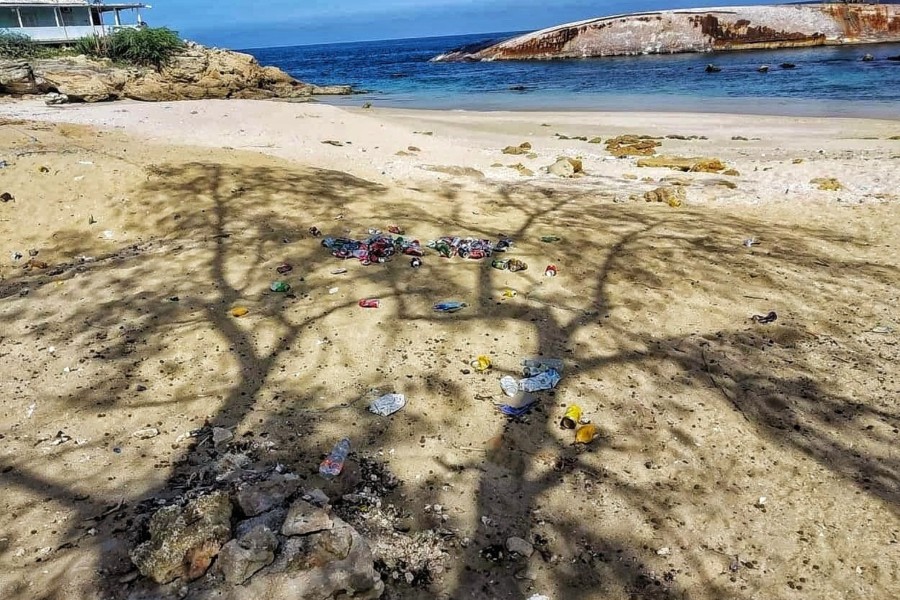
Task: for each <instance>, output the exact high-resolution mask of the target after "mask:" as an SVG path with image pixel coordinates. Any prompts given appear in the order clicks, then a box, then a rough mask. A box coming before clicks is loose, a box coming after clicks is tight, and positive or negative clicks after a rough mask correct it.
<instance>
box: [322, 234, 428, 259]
mask: <svg viewBox="0 0 900 600" xmlns="http://www.w3.org/2000/svg"><path fill="white" fill-rule="evenodd" d="M371 231H375V232H376V233H374V234H372V235H370V237H368V238H366V239H365V240H355V239H352V238H343V237H339V238H334V237H325V238H323V239H322V246H324V247H325V248H328V249H329V250H331V255H332V256H334V257H336V258H341V259H348V258H356V259H358V260H359V262H361V263H362V264H363V265H370V264H373V263H384V262H387V261H388V260H390V258H391V257H392V256H394V255H395V254H397V253H401V254H406V255H409V256H422V255H423V254H424V253H425V250H424V249H423V248H422V246H421V245H420V244H419V240H407V239H405V238H403V237H399V236H398V237H397V238H393V237H391V236H389V235H384V234H382V233H377V230H371Z"/></svg>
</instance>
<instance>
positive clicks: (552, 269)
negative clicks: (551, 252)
mask: <svg viewBox="0 0 900 600" xmlns="http://www.w3.org/2000/svg"><path fill="white" fill-rule="evenodd" d="M557 272H558V271H557V268H556V265H547V268H546V269H544V277H556V274H557Z"/></svg>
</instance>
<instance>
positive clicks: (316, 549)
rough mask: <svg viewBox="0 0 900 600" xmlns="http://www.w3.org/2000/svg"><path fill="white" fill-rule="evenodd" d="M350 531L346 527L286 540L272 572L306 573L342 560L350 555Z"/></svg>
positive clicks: (351, 540)
mask: <svg viewBox="0 0 900 600" xmlns="http://www.w3.org/2000/svg"><path fill="white" fill-rule="evenodd" d="M352 531H353V530H352V528H350V527H349V526H346V527H338V528H334V529H330V530H328V531H322V532H319V533H314V534H312V535H306V536H295V537H291V538H288V539H287V540H286V541H285V542H284V546H283V548H282V551H281V552H280V553H279V555H278V560H277V561H276V562H275V564H274V565H272V571H274V572H288V571H306V570H308V569H314V568H318V567H321V566H324V565H327V564H328V563H330V562H332V561H334V560H343V559H345V558H347V556H348V555H349V554H350V549H351V545H352V543H353V538H352Z"/></svg>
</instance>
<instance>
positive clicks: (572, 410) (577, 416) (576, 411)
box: [559, 404, 581, 429]
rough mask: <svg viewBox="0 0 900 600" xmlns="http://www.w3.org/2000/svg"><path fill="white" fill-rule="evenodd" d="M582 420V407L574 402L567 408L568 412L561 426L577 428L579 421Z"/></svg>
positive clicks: (560, 423)
mask: <svg viewBox="0 0 900 600" xmlns="http://www.w3.org/2000/svg"><path fill="white" fill-rule="evenodd" d="M580 420H581V407H580V406H578V405H577V404H573V405H572V406H570V407H569V408H567V409H566V414H565V415H563V418H562V420H561V421H560V422H559V426H560V427H562V428H563V429H575V428H576V427H578V422H579V421H580Z"/></svg>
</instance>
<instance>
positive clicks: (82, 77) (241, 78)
mask: <svg viewBox="0 0 900 600" xmlns="http://www.w3.org/2000/svg"><path fill="white" fill-rule="evenodd" d="M350 93H352V89H351V88H350V87H349V86H329V87H318V86H315V85H310V84H307V83H303V82H300V81H297V80H296V79H294V78H293V77H291V76H290V75H288V74H287V73H285V72H284V71H282V70H281V69H277V68H275V67H264V66H261V65H260V64H259V63H258V62H257V61H256V59H255V58H253V57H252V56H250V55H249V54H242V53H240V52H233V51H231V50H221V49H216V48H206V47H204V46H200V45H199V44H194V43H188V44H187V45H186V47H185V48H184V50H182V51H180V52H179V53H178V54H176V55H174V56H173V57H172V58H171V60H170V61H169V62H168V63H167V64H166V65H165V66H163V67H162V68H161V69H159V70H156V69H154V68H151V67H136V66H123V65H121V64H118V63H114V62H112V61H110V60H108V59H92V58H88V57H85V56H75V57H63V58H50V59H12V60H5V61H0V96H2V95H15V96H22V95H33V94H53V96H52V97H51V98H49V99H48V103H63V102H67V101H71V102H100V101H104V100H118V99H122V98H129V99H133V100H143V101H148V102H158V101H168V100H200V99H207V98H210V99H217V98H244V99H274V98H280V99H292V100H303V99H308V98H309V97H310V96H312V95H317V94H323V95H325V94H350Z"/></svg>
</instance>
